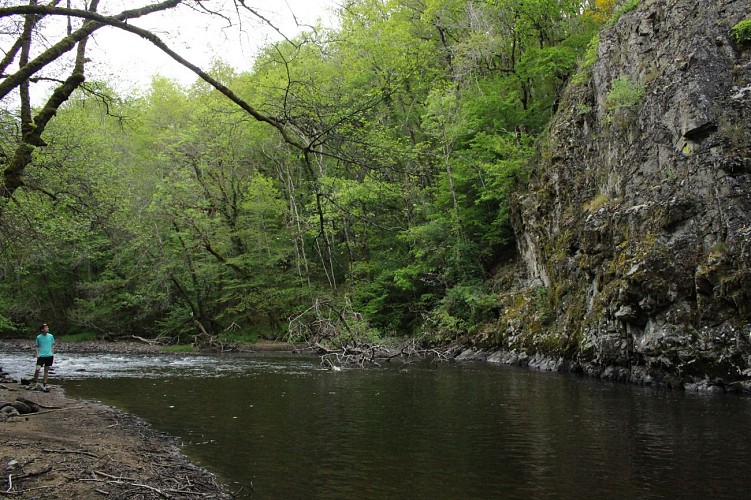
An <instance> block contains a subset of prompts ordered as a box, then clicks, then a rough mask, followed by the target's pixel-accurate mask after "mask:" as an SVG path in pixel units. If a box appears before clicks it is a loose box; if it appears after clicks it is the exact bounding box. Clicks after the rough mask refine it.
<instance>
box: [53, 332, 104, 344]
mask: <svg viewBox="0 0 751 500" xmlns="http://www.w3.org/2000/svg"><path fill="white" fill-rule="evenodd" d="M58 340H59V341H60V343H65V344H75V343H78V342H92V341H95V340H97V334H96V333H95V332H80V333H69V334H67V335H64V336H62V337H60V338H59V339H58Z"/></svg>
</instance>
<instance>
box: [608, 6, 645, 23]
mask: <svg viewBox="0 0 751 500" xmlns="http://www.w3.org/2000/svg"><path fill="white" fill-rule="evenodd" d="M638 5H639V0H626V1H625V2H623V3H622V4H621V5H620V6H619V7H618V8H617V9H615V12H613V17H611V18H610V21H609V22H608V28H609V27H611V26H613V25H614V24H615V23H617V22H618V19H620V18H621V16H622V15H623V14H626V13H628V12H631V11H632V10H634V9H635V8H636V7H637V6H638Z"/></svg>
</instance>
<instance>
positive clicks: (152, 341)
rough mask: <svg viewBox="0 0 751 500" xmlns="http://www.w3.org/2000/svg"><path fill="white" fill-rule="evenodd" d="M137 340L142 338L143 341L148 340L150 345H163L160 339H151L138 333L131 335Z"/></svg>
mask: <svg viewBox="0 0 751 500" xmlns="http://www.w3.org/2000/svg"><path fill="white" fill-rule="evenodd" d="M131 337H133V338H134V339H136V340H140V341H141V342H146V343H147V344H149V345H161V342H159V341H158V340H151V339H145V338H143V337H139V336H138V335H131Z"/></svg>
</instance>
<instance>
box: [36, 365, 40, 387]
mask: <svg viewBox="0 0 751 500" xmlns="http://www.w3.org/2000/svg"><path fill="white" fill-rule="evenodd" d="M40 368H41V366H39V365H37V366H36V368H35V369H34V383H35V384H36V383H37V379H38V378H39V369H40Z"/></svg>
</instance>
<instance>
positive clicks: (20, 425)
mask: <svg viewBox="0 0 751 500" xmlns="http://www.w3.org/2000/svg"><path fill="white" fill-rule="evenodd" d="M59 347H60V352H61V353H64V352H107V353H122V354H125V353H127V354H138V353H144V354H146V353H159V352H162V351H161V348H160V346H158V345H153V344H148V343H144V342H138V341H134V342H130V341H129V342H82V343H70V344H64V345H60V346H59ZM0 351H3V352H10V351H15V352H24V351H29V353H30V356H32V357H33V343H32V342H31V341H27V340H23V339H20V340H3V341H0ZM32 363H33V361H32ZM0 366H2V359H1V358H0ZM19 398H20V399H23V400H26V401H31V402H32V403H34V404H36V405H37V407H38V408H37V409H38V411H36V412H34V413H27V414H23V415H20V416H11V417H9V418H7V419H2V420H3V421H0V468H1V469H2V478H1V479H0V497H8V498H45V499H58V498H59V499H69V498H87V499H88V498H100V497H101V498H104V497H106V498H115V499H133V498H142V499H151V498H172V499H181V498H185V499H188V498H190V499H193V498H212V499H229V498H233V495H232V494H231V493H229V489H228V487H226V486H225V485H222V484H220V483H219V481H218V480H217V478H216V477H215V476H214V475H213V474H212V473H210V472H209V471H207V470H205V469H203V468H201V467H198V466H196V465H195V464H193V463H191V462H190V461H189V460H188V459H187V458H186V457H185V456H184V455H183V454H182V453H181V451H180V447H179V442H178V440H177V439H176V438H174V437H172V436H169V435H166V434H163V433H159V432H157V431H155V430H153V429H152V428H151V427H150V425H149V424H148V423H147V422H145V421H143V420H141V419H139V418H137V417H135V416H133V415H130V414H128V413H125V412H123V411H120V410H117V409H115V408H111V407H108V406H105V405H102V404H99V403H96V402H92V401H82V400H76V399H71V398H68V397H66V395H65V393H64V392H63V390H62V389H61V388H60V387H58V386H56V385H54V384H50V391H49V392H43V391H37V390H29V389H28V386H25V385H22V384H20V383H19V381H12V382H11V381H3V382H2V383H0V406H5V403H14V402H16V401H17V400H18V399H19ZM0 418H1V417H0Z"/></svg>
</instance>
